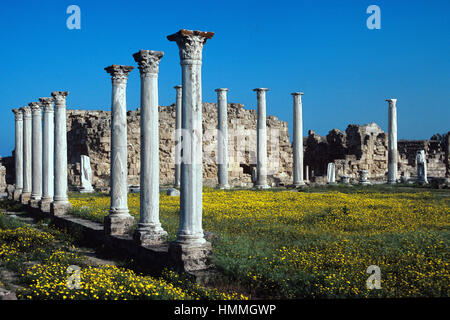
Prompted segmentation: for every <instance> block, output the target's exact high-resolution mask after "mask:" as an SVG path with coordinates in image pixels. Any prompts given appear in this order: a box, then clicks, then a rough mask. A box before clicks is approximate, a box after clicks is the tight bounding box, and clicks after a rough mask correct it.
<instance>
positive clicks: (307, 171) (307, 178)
mask: <svg viewBox="0 0 450 320" xmlns="http://www.w3.org/2000/svg"><path fill="white" fill-rule="evenodd" d="M305 178H306V181H309V166H308V165H307V166H306V167H305Z"/></svg>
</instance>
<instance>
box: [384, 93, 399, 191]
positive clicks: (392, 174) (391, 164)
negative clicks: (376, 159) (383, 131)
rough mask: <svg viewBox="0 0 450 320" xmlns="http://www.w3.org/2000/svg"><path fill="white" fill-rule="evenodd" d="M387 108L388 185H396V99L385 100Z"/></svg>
mask: <svg viewBox="0 0 450 320" xmlns="http://www.w3.org/2000/svg"><path fill="white" fill-rule="evenodd" d="M386 101H387V102H388V103H389V108H388V134H389V138H388V139H389V140H388V183H390V184H395V183H397V166H398V150H397V106H396V103H397V99H386Z"/></svg>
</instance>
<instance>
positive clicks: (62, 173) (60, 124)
mask: <svg viewBox="0 0 450 320" xmlns="http://www.w3.org/2000/svg"><path fill="white" fill-rule="evenodd" d="M68 94H69V92H68V91H54V92H52V97H53V100H54V102H55V115H54V117H55V119H54V125H55V137H54V138H55V140H54V141H55V142H54V149H55V155H54V196H53V202H52V204H51V208H50V210H51V212H52V214H53V215H55V216H61V215H64V214H66V213H67V212H68V211H70V210H71V209H72V205H71V204H70V202H69V199H68V197H67V189H68V188H67V126H66V97H67V95H68Z"/></svg>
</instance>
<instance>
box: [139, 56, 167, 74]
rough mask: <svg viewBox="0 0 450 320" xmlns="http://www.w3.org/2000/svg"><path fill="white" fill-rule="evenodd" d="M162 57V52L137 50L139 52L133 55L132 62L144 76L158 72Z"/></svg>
mask: <svg viewBox="0 0 450 320" xmlns="http://www.w3.org/2000/svg"><path fill="white" fill-rule="evenodd" d="M163 56H164V52H162V51H153V50H139V52H136V53H135V54H133V58H134V61H136V62H137V63H138V65H139V71H140V73H141V75H144V76H145V75H147V74H149V73H154V74H157V73H158V72H159V62H160V61H161V58H162V57H163Z"/></svg>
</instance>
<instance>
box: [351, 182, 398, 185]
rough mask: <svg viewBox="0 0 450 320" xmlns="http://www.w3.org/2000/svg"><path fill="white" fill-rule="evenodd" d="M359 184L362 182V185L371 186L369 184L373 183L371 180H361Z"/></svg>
mask: <svg viewBox="0 0 450 320" xmlns="http://www.w3.org/2000/svg"><path fill="white" fill-rule="evenodd" d="M359 184H360V185H363V186H369V185H371V183H370V181H360V182H359ZM393 184H395V183H393Z"/></svg>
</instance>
